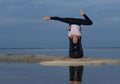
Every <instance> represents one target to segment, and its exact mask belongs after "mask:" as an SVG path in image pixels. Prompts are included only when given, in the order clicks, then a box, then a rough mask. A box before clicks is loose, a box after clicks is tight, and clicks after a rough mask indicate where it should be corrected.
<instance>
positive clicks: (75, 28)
mask: <svg viewBox="0 0 120 84" xmlns="http://www.w3.org/2000/svg"><path fill="white" fill-rule="evenodd" d="M81 32H82V30H81V27H80V26H79V25H76V24H73V25H70V28H69V31H68V36H69V37H72V36H73V35H76V36H77V37H80V36H81Z"/></svg>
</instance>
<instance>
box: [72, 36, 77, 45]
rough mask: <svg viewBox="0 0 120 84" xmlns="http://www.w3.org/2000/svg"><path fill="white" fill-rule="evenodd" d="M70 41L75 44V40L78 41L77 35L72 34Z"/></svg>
mask: <svg viewBox="0 0 120 84" xmlns="http://www.w3.org/2000/svg"><path fill="white" fill-rule="evenodd" d="M72 41H73V44H77V42H78V37H77V36H76V35H74V36H73V37H72Z"/></svg>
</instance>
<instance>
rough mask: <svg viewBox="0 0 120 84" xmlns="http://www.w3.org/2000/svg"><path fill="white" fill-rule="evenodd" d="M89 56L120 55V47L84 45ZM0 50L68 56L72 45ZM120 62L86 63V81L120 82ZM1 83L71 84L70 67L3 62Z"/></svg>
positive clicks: (1, 51)
mask: <svg viewBox="0 0 120 84" xmlns="http://www.w3.org/2000/svg"><path fill="white" fill-rule="evenodd" d="M84 53H85V56H87V57H101V58H113V59H120V56H119V55H120V49H119V48H118V49H115V48H114V49H112V48H110V49H102V48H100V49H84ZM0 54H30V55H31V54H37V55H56V56H68V49H0ZM119 73H120V66H117V65H115V66H98V67H88V66H85V67H84V73H83V80H82V82H83V84H119V83H120V81H119V80H120V75H119ZM0 82H1V84H48V83H49V84H68V83H69V73H68V67H46V66H41V65H38V64H0Z"/></svg>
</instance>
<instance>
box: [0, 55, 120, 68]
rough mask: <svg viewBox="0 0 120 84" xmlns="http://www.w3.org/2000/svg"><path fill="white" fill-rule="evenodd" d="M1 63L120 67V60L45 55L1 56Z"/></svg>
mask: <svg viewBox="0 0 120 84" xmlns="http://www.w3.org/2000/svg"><path fill="white" fill-rule="evenodd" d="M0 63H30V64H33V63H36V64H41V65H46V66H79V65H87V66H98V65H102V66H104V65H113V64H115V65H120V60H116V59H106V58H87V57H84V58H80V59H71V58H67V59H66V58H65V57H58V56H43V55H15V54H7V55H0Z"/></svg>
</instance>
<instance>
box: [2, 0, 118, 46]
mask: <svg viewBox="0 0 120 84" xmlns="http://www.w3.org/2000/svg"><path fill="white" fill-rule="evenodd" d="M119 5H120V0H61V1H58V0H0V48H50V47H52V48H56V47H57V48H64V47H65V48H67V47H68V37H67V26H68V25H67V24H65V23H62V22H58V21H42V20H41V18H43V17H44V16H59V17H77V18H83V17H82V16H81V15H80V14H79V10H80V8H82V9H83V10H84V11H85V12H86V14H87V15H88V16H89V17H90V18H91V19H92V20H93V22H94V24H93V25H92V26H82V28H83V38H82V43H83V47H120V39H119V36H120V33H119V32H120V28H119V27H120V24H119V22H120V8H119Z"/></svg>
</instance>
